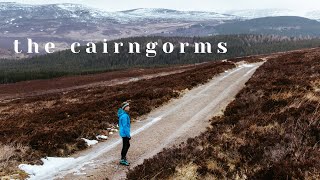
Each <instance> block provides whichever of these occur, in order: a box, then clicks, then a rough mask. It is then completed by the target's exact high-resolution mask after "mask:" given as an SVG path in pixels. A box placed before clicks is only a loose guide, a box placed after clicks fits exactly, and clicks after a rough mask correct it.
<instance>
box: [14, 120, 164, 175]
mask: <svg viewBox="0 0 320 180" xmlns="http://www.w3.org/2000/svg"><path fill="white" fill-rule="evenodd" d="M161 119H162V117H161V116H160V117H157V118H152V119H151V120H150V122H148V123H147V124H145V125H143V126H142V127H140V128H139V129H137V130H135V131H134V132H132V134H131V136H135V135H136V134H138V133H140V132H142V131H143V130H145V129H147V128H149V127H150V126H152V125H153V124H155V123H157V122H158V121H160V120H161ZM121 143H122V140H121V139H119V140H117V141H115V142H113V143H112V144H108V145H107V146H104V147H103V146H102V147H100V148H99V149H97V150H95V151H92V152H91V153H89V154H87V155H85V156H80V157H78V158H56V157H47V158H43V159H41V160H42V161H43V165H27V164H21V165H19V168H20V169H21V170H23V171H25V172H26V173H28V174H29V175H30V179H29V180H39V179H54V177H57V175H58V176H59V177H61V176H62V177H61V178H63V176H64V175H65V174H68V173H75V174H79V173H81V172H80V171H81V170H84V168H83V167H84V166H85V165H88V164H92V163H93V159H95V158H97V157H99V156H100V155H101V154H104V153H105V152H107V151H110V150H111V149H113V148H114V147H116V146H118V145H119V144H121Z"/></svg>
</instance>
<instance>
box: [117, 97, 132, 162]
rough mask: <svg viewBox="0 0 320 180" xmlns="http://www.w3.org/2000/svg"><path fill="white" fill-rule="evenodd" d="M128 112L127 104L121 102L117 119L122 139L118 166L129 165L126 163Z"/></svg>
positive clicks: (128, 141)
mask: <svg viewBox="0 0 320 180" xmlns="http://www.w3.org/2000/svg"><path fill="white" fill-rule="evenodd" d="M129 110H130V106H129V102H123V103H122V104H121V108H119V110H118V118H119V129H120V130H119V133H120V136H121V137H122V142H123V144H122V151H121V160H120V164H122V165H125V166H129V165H130V163H129V162H128V161H127V152H128V150H129V147H130V139H131V136H130V116H129V114H128V112H129Z"/></svg>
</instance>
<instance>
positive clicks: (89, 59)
mask: <svg viewBox="0 0 320 180" xmlns="http://www.w3.org/2000/svg"><path fill="white" fill-rule="evenodd" d="M114 42H123V43H124V46H123V47H120V53H119V54H115V53H113V49H114V47H113V44H114ZM128 42H138V43H139V44H140V45H141V53H140V54H129V53H128V52H129V46H128ZM149 42H158V43H159V45H161V44H162V43H165V42H171V43H173V44H177V45H178V44H179V43H180V42H189V43H190V44H194V43H196V42H210V43H211V45H212V52H213V53H212V54H208V53H207V54H195V53H194V47H192V46H190V47H186V53H184V54H181V53H179V51H180V49H179V48H175V50H174V51H173V52H172V53H171V54H165V53H164V52H163V51H162V47H161V46H157V49H156V51H157V55H156V57H153V58H148V57H146V44H147V43H149ZM219 42H227V48H228V52H227V53H226V54H217V53H216V49H217V47H215V46H217V44H218V43H219ZM96 45H97V54H88V53H86V48H87V47H86V46H82V47H79V48H77V49H79V50H80V51H81V52H80V53H79V54H74V53H72V52H71V51H70V50H65V51H60V52H56V53H53V54H47V55H41V56H35V57H32V58H28V59H23V60H0V83H2V84H3V83H14V82H19V81H25V80H34V79H49V78H54V77H61V76H67V75H80V74H90V73H98V72H104V71H111V70H118V69H126V68H132V67H160V66H168V65H173V64H192V63H201V62H204V61H211V60H221V59H226V58H233V57H239V56H246V55H254V54H265V53H272V52H280V51H288V50H294V49H301V48H310V47H317V46H319V45H320V39H310V38H297V37H295V38H290V37H281V36H274V35H223V36H212V37H133V38H125V39H119V40H115V41H109V42H108V46H109V47H108V49H109V53H108V54H104V53H102V52H103V44H102V43H96Z"/></svg>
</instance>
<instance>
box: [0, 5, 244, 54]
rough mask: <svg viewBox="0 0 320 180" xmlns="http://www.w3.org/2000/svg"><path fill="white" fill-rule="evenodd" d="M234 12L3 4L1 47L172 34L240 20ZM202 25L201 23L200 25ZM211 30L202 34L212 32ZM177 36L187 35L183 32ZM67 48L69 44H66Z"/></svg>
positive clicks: (1, 6)
mask: <svg viewBox="0 0 320 180" xmlns="http://www.w3.org/2000/svg"><path fill="white" fill-rule="evenodd" d="M239 19H241V18H239V17H237V16H234V15H227V14H219V13H215V12H200V11H177V10H170V9H132V10H127V11H118V12H106V11H102V10H99V9H93V8H89V7H86V6H84V5H79V4H49V5H26V4H19V3H0V48H1V47H2V48H8V47H7V46H3V44H4V43H1V42H10V44H9V47H11V44H12V40H13V39H18V40H19V38H20V39H23V38H26V37H29V38H33V39H35V40H37V41H40V42H48V41H54V42H56V43H57V42H58V43H61V44H60V47H61V46H66V45H67V44H68V43H69V42H74V41H84V42H85V41H102V40H103V39H109V40H110V39H118V38H123V37H130V36H142V35H152V34H172V33H173V32H175V31H176V30H177V29H180V28H184V29H186V28H187V29H188V28H189V27H194V25H198V24H202V25H203V26H208V25H217V24H221V23H225V22H230V21H238V20H239ZM196 27H198V26H196ZM208 33H210V32H207V31H202V32H201V34H197V33H196V34H193V35H208ZM175 35H184V34H183V33H181V32H178V33H175ZM66 47H67V46H66Z"/></svg>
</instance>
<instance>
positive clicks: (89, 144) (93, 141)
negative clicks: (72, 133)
mask: <svg viewBox="0 0 320 180" xmlns="http://www.w3.org/2000/svg"><path fill="white" fill-rule="evenodd" d="M81 139H83V140H84V141H85V142H86V143H87V145H88V146H92V145H95V144H97V143H98V141H97V140H89V139H86V138H81Z"/></svg>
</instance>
